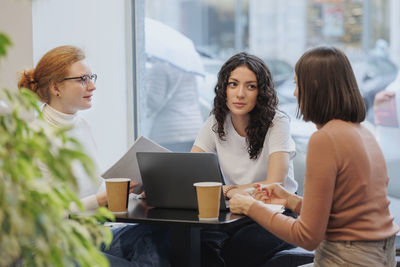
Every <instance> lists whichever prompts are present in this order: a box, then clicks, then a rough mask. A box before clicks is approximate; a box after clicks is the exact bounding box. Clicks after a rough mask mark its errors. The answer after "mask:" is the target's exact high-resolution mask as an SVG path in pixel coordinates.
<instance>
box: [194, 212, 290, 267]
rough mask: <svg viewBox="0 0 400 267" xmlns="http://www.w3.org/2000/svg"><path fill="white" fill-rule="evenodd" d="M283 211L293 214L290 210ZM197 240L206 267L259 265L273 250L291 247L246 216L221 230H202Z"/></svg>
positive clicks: (203, 264) (268, 257)
mask: <svg viewBox="0 0 400 267" xmlns="http://www.w3.org/2000/svg"><path fill="white" fill-rule="evenodd" d="M284 214H285V215H287V216H291V217H294V218H296V217H297V215H296V214H295V213H293V212H292V211H290V210H286V211H285V212H284ZM201 239H202V240H201V251H202V256H201V263H202V264H201V265H202V266H207V267H212V266H227V267H235V266H246V267H250V266H259V265H261V264H263V263H265V262H266V261H267V260H269V259H270V258H272V257H273V256H274V255H275V254H276V253H277V252H279V251H282V250H285V249H290V248H293V247H294V246H292V245H291V244H289V243H286V242H285V241H283V240H281V239H279V238H278V237H276V236H274V235H273V234H271V233H270V232H268V231H267V230H266V229H265V228H263V227H261V226H260V225H259V224H257V223H256V222H254V221H253V220H252V219H250V218H247V219H245V221H243V222H242V223H241V224H240V225H235V226H233V227H228V228H227V229H224V230H203V231H202V233H201Z"/></svg>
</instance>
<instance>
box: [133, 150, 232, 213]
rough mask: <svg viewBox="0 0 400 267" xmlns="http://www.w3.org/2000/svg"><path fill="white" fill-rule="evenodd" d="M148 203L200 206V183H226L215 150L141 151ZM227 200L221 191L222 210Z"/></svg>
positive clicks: (169, 205) (142, 172)
mask: <svg viewBox="0 0 400 267" xmlns="http://www.w3.org/2000/svg"><path fill="white" fill-rule="evenodd" d="M136 156H137V162H138V166H139V170H140V175H141V176H142V181H143V186H144V190H145V192H146V202H147V205H149V206H152V207H157V208H180V209H197V197H196V188H195V187H194V186H193V184H194V183H197V182H220V183H222V184H224V180H223V176H222V173H221V170H220V167H219V162H218V158H217V155H215V154H214V153H182V152H137V153H136ZM226 204H227V203H226V202H225V199H224V197H223V194H222V191H221V204H220V209H221V210H226V209H227V205H226Z"/></svg>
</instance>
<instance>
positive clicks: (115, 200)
mask: <svg viewBox="0 0 400 267" xmlns="http://www.w3.org/2000/svg"><path fill="white" fill-rule="evenodd" d="M130 181H131V180H130V179H129V178H110V179H106V191H107V201H108V209H109V210H110V211H112V212H113V213H126V212H127V211H128V195H129V183H130Z"/></svg>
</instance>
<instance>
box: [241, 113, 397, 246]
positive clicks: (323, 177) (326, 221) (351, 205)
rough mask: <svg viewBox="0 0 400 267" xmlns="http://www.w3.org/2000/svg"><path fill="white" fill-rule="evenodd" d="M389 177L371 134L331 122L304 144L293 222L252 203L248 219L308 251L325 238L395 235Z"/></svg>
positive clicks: (351, 126) (376, 238)
mask: <svg viewBox="0 0 400 267" xmlns="http://www.w3.org/2000/svg"><path fill="white" fill-rule="evenodd" d="M387 185H388V176H387V170H386V164H385V160H384V157H383V154H382V152H381V150H380V148H379V146H378V144H377V142H376V140H375V138H374V137H373V135H372V134H371V133H370V132H369V131H368V130H367V129H365V128H364V127H363V126H361V125H360V124H355V123H349V122H344V121H341V120H332V121H329V122H328V123H327V124H325V125H324V126H323V127H322V128H321V129H320V130H318V131H317V132H316V133H314V134H313V135H312V136H311V138H310V141H309V145H308V152H307V161H306V174H305V183H304V198H303V200H302V203H301V212H300V216H299V217H298V219H293V218H291V217H287V216H285V215H282V214H280V213H278V212H273V211H272V210H270V209H268V208H266V207H265V206H263V205H262V204H260V203H259V202H255V203H254V204H253V205H252V206H251V207H250V209H249V211H248V215H249V216H250V217H252V218H253V219H254V220H256V221H257V222H258V223H259V224H260V225H262V226H264V227H265V228H266V229H268V230H269V231H271V232H272V233H273V234H275V235H276V236H278V237H280V238H282V239H284V240H285V241H287V242H289V243H292V244H294V245H297V246H300V247H303V248H305V249H308V250H313V249H315V248H316V247H317V246H318V245H319V243H320V242H321V241H322V240H324V239H326V240H330V241H338V240H352V241H354V240H381V239H385V238H387V237H390V236H392V235H394V234H395V233H396V232H398V231H399V227H398V226H397V225H396V224H395V223H394V222H393V215H391V214H390V212H389V208H388V206H389V200H388V199H387V196H386V192H387Z"/></svg>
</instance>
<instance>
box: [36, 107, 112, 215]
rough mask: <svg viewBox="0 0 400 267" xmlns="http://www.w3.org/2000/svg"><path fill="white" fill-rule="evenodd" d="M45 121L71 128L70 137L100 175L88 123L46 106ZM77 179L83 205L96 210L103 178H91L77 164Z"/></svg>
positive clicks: (44, 108)
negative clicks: (78, 145)
mask: <svg viewBox="0 0 400 267" xmlns="http://www.w3.org/2000/svg"><path fill="white" fill-rule="evenodd" d="M42 111H43V116H44V119H45V120H46V121H47V122H48V123H49V124H50V125H52V126H55V127H71V126H72V129H71V130H70V131H68V134H69V136H71V137H73V138H75V139H76V140H77V141H79V142H80V143H81V145H82V147H83V150H84V152H85V153H86V154H87V155H88V156H89V157H90V158H91V159H92V160H93V162H94V164H95V168H96V173H98V161H97V156H96V155H97V148H96V144H95V142H94V138H93V135H92V133H91V130H90V127H89V125H88V123H87V122H86V121H85V120H84V119H83V118H82V117H80V116H79V115H77V114H65V113H62V112H59V111H57V110H55V109H54V108H52V107H51V106H49V105H48V104H45V105H44V106H43V110H42ZM72 168H73V171H74V174H75V177H76V179H77V182H78V187H79V192H78V196H79V198H80V199H81V202H82V204H83V205H84V207H85V208H86V209H94V208H97V207H98V206H99V204H98V202H97V199H96V193H98V192H99V191H100V192H101V191H104V190H105V184H104V180H103V178H101V177H100V176H99V175H96V180H93V179H92V178H91V177H89V176H88V175H87V174H86V172H85V170H84V168H83V166H82V164H81V163H80V162H75V163H73V165H72ZM71 209H72V211H76V206H75V205H72V206H71Z"/></svg>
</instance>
